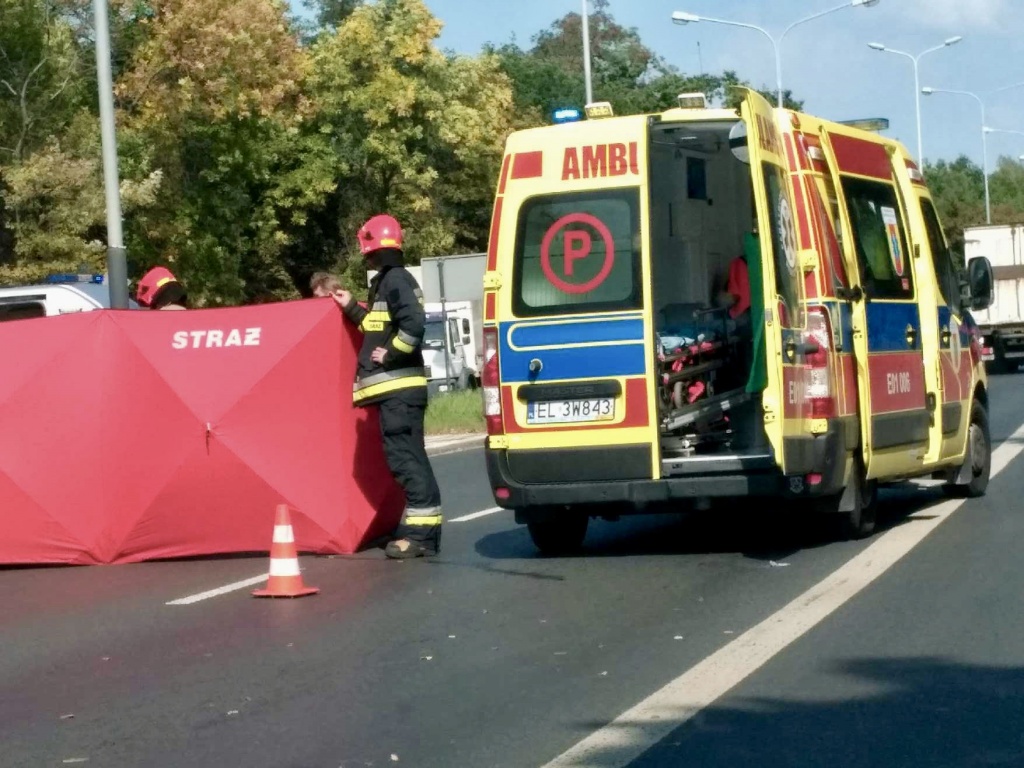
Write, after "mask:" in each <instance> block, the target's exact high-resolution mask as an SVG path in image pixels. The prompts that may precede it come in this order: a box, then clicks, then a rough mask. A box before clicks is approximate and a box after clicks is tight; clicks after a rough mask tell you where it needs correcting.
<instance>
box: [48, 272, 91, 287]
mask: <svg viewBox="0 0 1024 768" xmlns="http://www.w3.org/2000/svg"><path fill="white" fill-rule="evenodd" d="M46 282H48V283H54V284H57V283H96V284H98V285H102V283H103V275H73V274H62V275H61V274H58V275H49V276H47V278H46Z"/></svg>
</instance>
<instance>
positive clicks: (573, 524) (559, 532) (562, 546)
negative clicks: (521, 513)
mask: <svg viewBox="0 0 1024 768" xmlns="http://www.w3.org/2000/svg"><path fill="white" fill-rule="evenodd" d="M589 523H590V518H589V517H588V516H587V515H585V514H583V513H580V512H576V511H573V510H552V511H550V512H544V513H541V514H535V515H531V516H530V517H529V518H528V520H527V522H526V527H527V529H529V531H530V538H531V539H532V540H533V545H534V546H535V547H537V549H539V550H540V552H541V554H543V555H549V556H559V555H571V554H575V553H576V552H579V550H580V548H581V547H582V546H583V539H584V538H585V537H586V535H587V526H588V525H589Z"/></svg>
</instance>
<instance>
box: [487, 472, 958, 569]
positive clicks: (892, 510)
mask: <svg viewBox="0 0 1024 768" xmlns="http://www.w3.org/2000/svg"><path fill="white" fill-rule="evenodd" d="M944 498H945V497H944V496H943V495H942V492H941V490H940V489H939V488H937V487H935V486H921V485H917V484H914V483H901V484H899V485H897V486H894V487H892V488H887V489H885V490H884V491H882V492H881V494H880V498H879V509H878V527H877V531H878V532H876V534H875V535H876V536H877V535H878V534H879V533H880V532H882V531H885V530H887V529H889V528H892V527H894V526H897V525H901V524H903V523H904V522H906V521H907V519H908V518H909V517H910V516H911V515H914V514H915V513H920V512H923V511H924V510H926V509H927V507H928V506H930V505H932V504H936V503H939V502H941V501H943V500H944ZM769 503H770V502H766V503H765V506H762V507H760V508H756V507H755V504H754V502H752V501H750V500H745V501H741V502H738V503H737V502H733V503H732V504H731V505H730V504H729V503H721V504H719V505H717V506H715V507H713V508H712V509H711V510H710V511H708V512H700V513H662V514H650V515H637V516H633V517H625V518H623V519H622V520H619V521H616V522H605V521H600V520H592V521H591V523H590V529H589V531H588V533H587V539H586V541H585V542H584V547H583V550H582V551H581V553H580V555H578V556H579V557H633V556H643V555H707V554H722V553H740V554H742V555H743V556H744V557H747V558H750V559H752V560H760V561H763V562H771V561H782V560H784V559H785V558H786V557H788V556H790V555H792V554H794V553H795V552H799V551H801V550H807V549H813V548H816V547H823V546H830V545H834V544H836V536H835V530H836V526H835V524H834V521H833V520H832V519H830V518H829V517H828V516H825V515H814V514H809V513H806V512H795V511H792V510H781V509H772V508H770V507H768V508H766V506H767V504H769ZM869 541H870V540H869ZM476 551H477V553H478V554H479V555H481V556H483V557H486V558H490V559H495V560H504V559H523V558H540V557H542V555H540V553H539V552H538V551H537V549H536V548H535V547H534V546H533V544H532V542H531V541H530V537H529V534H528V533H527V531H526V528H525V526H518V527H516V528H514V529H512V530H505V531H500V532H497V533H493V534H489V535H487V536H484V537H483V538H481V539H480V540H479V541H477V543H476ZM544 559H553V558H544Z"/></svg>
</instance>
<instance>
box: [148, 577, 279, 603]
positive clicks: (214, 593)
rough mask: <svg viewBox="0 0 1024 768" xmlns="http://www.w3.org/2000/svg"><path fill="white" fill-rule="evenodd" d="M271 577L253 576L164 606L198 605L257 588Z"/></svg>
mask: <svg viewBox="0 0 1024 768" xmlns="http://www.w3.org/2000/svg"><path fill="white" fill-rule="evenodd" d="M269 576H270V574H269V573H263V574H260V575H259V576H253V577H252V578H251V579H245V580H244V581H236V582H235V583H234V584H226V585H225V586H223V587H217V588H216V589H211V590H208V591H207V592H200V593H199V594H196V595H189V596H188V597H182V598H180V599H179V600H171V601H170V602H169V603H164V605H192V603H198V602H199V601H200V600H207V599H209V598H211V597H218V596H219V595H226V594H227V593H228V592H234V591H235V590H238V589H245V588H246V587H252V586H255V585H256V584H260V583H262V582H264V581H266V580H267V578H268V577H269Z"/></svg>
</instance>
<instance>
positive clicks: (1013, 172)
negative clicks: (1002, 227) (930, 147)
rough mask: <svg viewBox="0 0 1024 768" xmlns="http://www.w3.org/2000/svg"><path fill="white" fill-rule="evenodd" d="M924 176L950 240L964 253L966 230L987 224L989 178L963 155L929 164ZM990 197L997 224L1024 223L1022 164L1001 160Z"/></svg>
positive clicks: (992, 181) (991, 184) (993, 219)
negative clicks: (986, 210) (986, 198)
mask: <svg viewBox="0 0 1024 768" xmlns="http://www.w3.org/2000/svg"><path fill="white" fill-rule="evenodd" d="M924 174H925V179H926V181H927V182H928V188H929V189H930V190H931V193H932V197H933V199H934V200H935V208H936V210H937V211H938V213H939V217H940V219H941V220H942V228H943V229H944V230H945V233H946V240H947V241H948V242H949V243H950V244H951V246H952V247H953V248H954V249H956V250H958V251H960V252H963V247H964V229H965V228H966V227H975V226H979V225H981V224H985V175H984V173H983V171H982V169H981V168H980V167H979V166H977V165H975V164H974V163H973V162H971V160H969V159H968V158H967V157H965V156H963V155H961V156H960V157H958V158H957V159H956V160H954V161H952V162H947V161H946V160H939V161H938V162H936V163H926V164H925V168H924ZM989 194H990V196H991V207H992V223H993V224H1024V168H1022V167H1021V164H1020V163H1019V162H1018V161H1016V160H1012V159H1010V158H1008V157H1003V158H1000V159H999V161H998V163H997V167H996V171H995V172H994V173H992V174H991V175H990V176H989Z"/></svg>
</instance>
